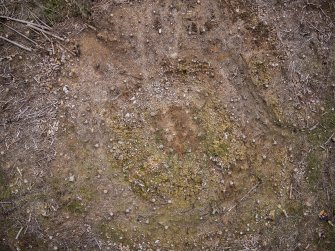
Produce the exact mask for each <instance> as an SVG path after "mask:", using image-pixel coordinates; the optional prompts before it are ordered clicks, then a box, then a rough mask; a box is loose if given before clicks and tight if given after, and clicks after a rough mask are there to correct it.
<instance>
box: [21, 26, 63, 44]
mask: <svg viewBox="0 0 335 251" xmlns="http://www.w3.org/2000/svg"><path fill="white" fill-rule="evenodd" d="M27 26H28V27H30V28H32V29H35V30H38V31H40V32H42V33H44V34H47V35H50V36H52V37H54V38H57V39H59V40H61V41H64V38H62V37H60V36H57V35H56V34H54V33H52V32H49V31H46V30H43V29H41V28H38V27H36V26H34V25H31V24H27Z"/></svg>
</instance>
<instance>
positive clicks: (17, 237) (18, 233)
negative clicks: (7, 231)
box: [15, 227, 23, 240]
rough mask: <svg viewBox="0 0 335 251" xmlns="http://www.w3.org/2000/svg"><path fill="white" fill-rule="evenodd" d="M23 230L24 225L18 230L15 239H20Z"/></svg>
mask: <svg viewBox="0 0 335 251" xmlns="http://www.w3.org/2000/svg"><path fill="white" fill-rule="evenodd" d="M22 230H23V227H21V228H20V230H19V232H17V235H16V237H15V240H17V239H19V236H20V234H21V232H22Z"/></svg>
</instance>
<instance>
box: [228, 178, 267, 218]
mask: <svg viewBox="0 0 335 251" xmlns="http://www.w3.org/2000/svg"><path fill="white" fill-rule="evenodd" d="M260 184H261V182H259V183H257V184H256V185H254V186H253V187H252V188H251V189H250V190H249V191H248V192H247V193H246V194H245V195H244V196H243V197H242V198H241V199H240V200H239V202H237V203H236V204H235V205H233V206H231V207H230V208H229V209H228V210H227V211H226V213H228V212H230V211H231V210H233V209H234V208H235V207H237V206H238V204H240V203H241V202H242V201H243V200H244V199H245V198H246V197H247V196H248V195H249V194H250V193H251V192H252V191H254V190H255V189H256V188H257V187H258V186H259V185H260Z"/></svg>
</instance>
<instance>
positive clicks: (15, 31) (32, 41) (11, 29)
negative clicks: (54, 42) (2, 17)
mask: <svg viewBox="0 0 335 251" xmlns="http://www.w3.org/2000/svg"><path fill="white" fill-rule="evenodd" d="M1 24H3V25H4V26H6V27H7V28H8V29H10V30H12V31H14V32H16V33H17V34H19V35H20V36H22V37H24V38H25V39H27V40H28V41H30V42H32V43H33V44H34V45H36V46H38V44H37V43H36V42H35V41H34V40H32V39H30V38H29V37H27V36H26V35H24V34H22V33H21V32H19V31H17V30H15V29H14V28H12V27H10V26H8V25H7V24H4V23H2V22H1Z"/></svg>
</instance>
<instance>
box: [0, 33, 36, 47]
mask: <svg viewBox="0 0 335 251" xmlns="http://www.w3.org/2000/svg"><path fill="white" fill-rule="evenodd" d="M0 38H1V39H3V40H5V41H7V42H8V43H11V44H13V45H16V46H17V47H20V48H21V49H24V50H26V51H32V49H31V48H29V47H26V46H24V45H22V44H19V43H17V42H15V41H12V40H10V39H8V38H5V37H3V36H0Z"/></svg>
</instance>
